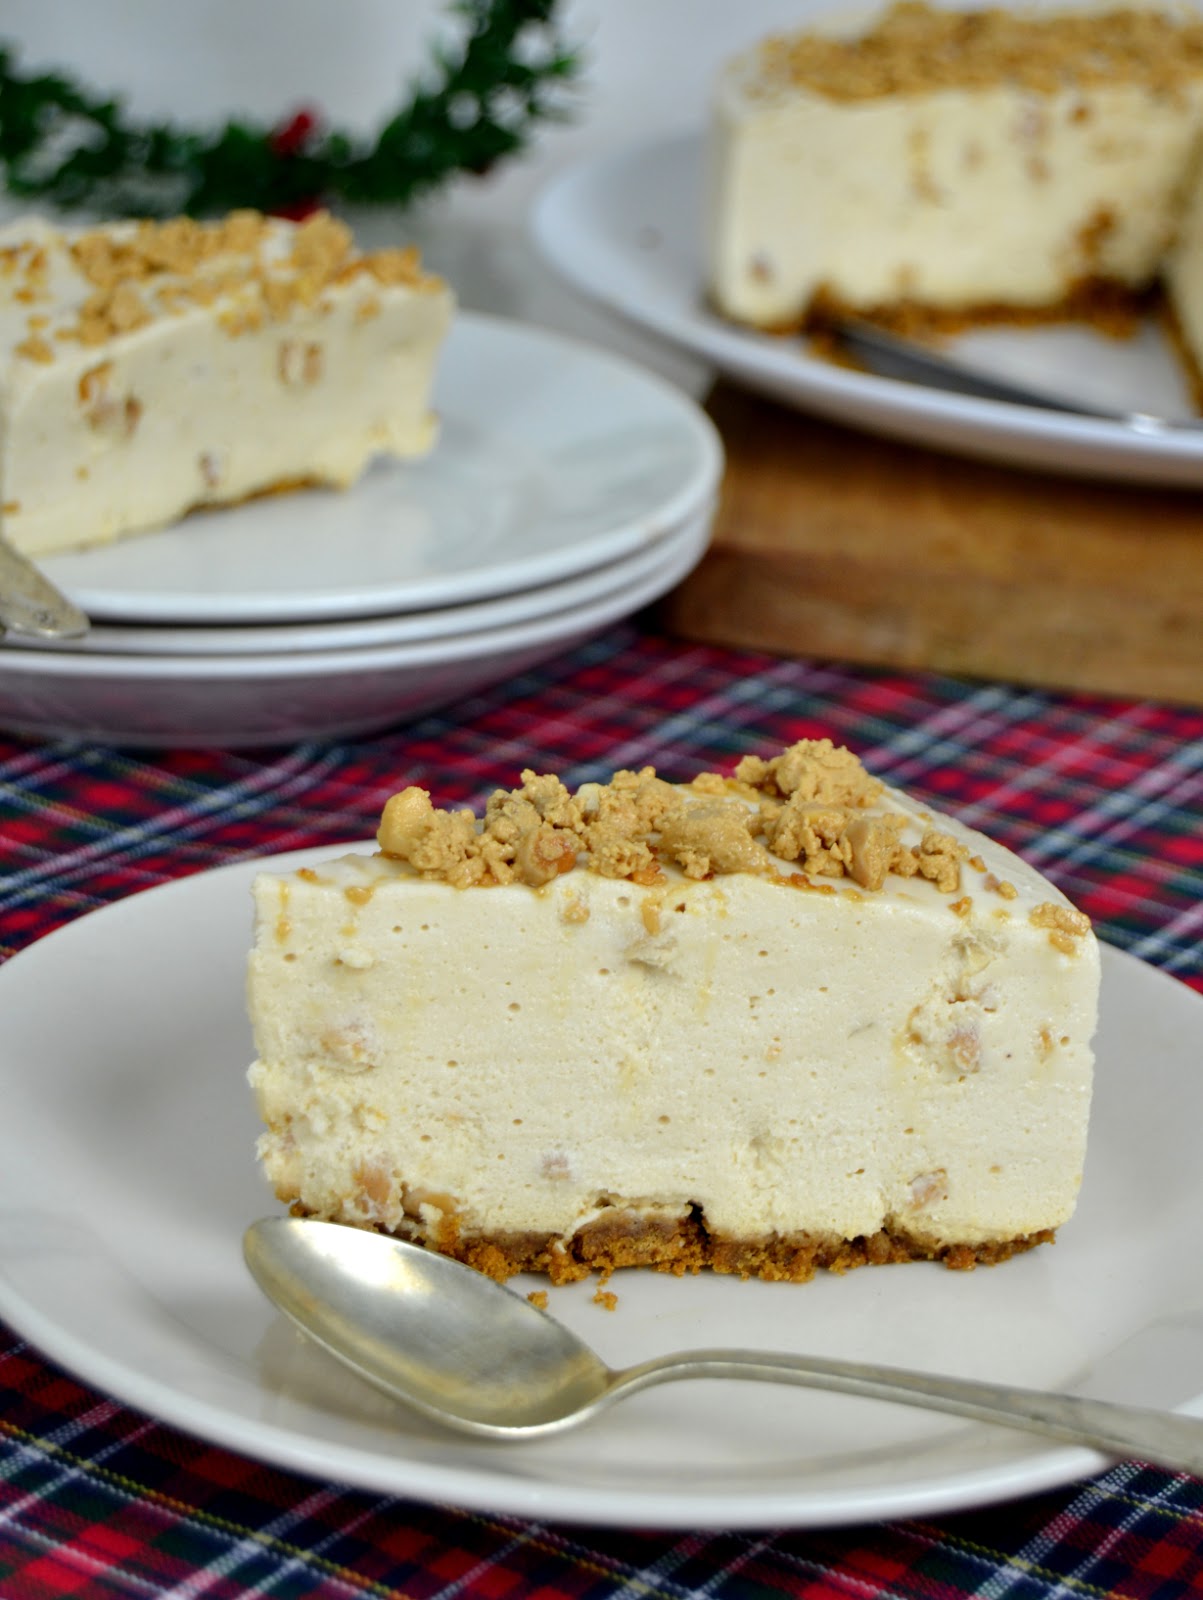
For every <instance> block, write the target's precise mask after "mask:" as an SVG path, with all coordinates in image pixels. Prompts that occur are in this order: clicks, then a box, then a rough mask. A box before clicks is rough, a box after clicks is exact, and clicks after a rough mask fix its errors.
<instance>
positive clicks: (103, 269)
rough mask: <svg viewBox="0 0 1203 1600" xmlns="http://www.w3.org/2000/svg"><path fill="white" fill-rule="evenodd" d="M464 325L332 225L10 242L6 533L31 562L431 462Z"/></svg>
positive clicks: (426, 283)
mask: <svg viewBox="0 0 1203 1600" xmlns="http://www.w3.org/2000/svg"><path fill="white" fill-rule="evenodd" d="M451 310H452V299H451V295H450V292H449V291H448V289H447V288H446V286H445V285H444V284H443V283H442V282H441V280H439V279H438V278H436V277H433V276H431V275H430V274H428V273H424V272H423V271H422V269H421V266H420V263H419V261H418V258H417V255H416V252H414V251H413V250H399V249H398V250H384V251H377V252H375V253H372V254H363V253H361V252H359V251H357V250H356V249H355V247H354V244H353V241H352V238H351V235H350V232H349V230H348V229H347V228H346V227H345V226H344V225H343V224H342V223H340V222H337V221H335V220H334V219H333V218H331V217H329V216H326V215H324V214H320V215H318V216H315V217H313V218H311V219H309V220H308V221H307V222H305V223H301V224H294V223H289V222H284V221H275V220H269V219H267V218H264V217H260V216H258V215H257V214H256V213H253V212H241V213H235V214H233V215H232V216H230V217H228V218H226V219H224V220H223V221H221V222H218V223H204V224H202V223H195V222H192V221H190V220H189V219H187V218H180V219H177V220H175V221H173V222H167V223H149V222H128V223H115V224H112V225H110V226H106V227H103V228H90V229H74V230H60V229H57V228H54V227H52V226H51V225H50V224H49V223H47V222H45V221H43V220H40V219H36V218H31V219H26V220H25V221H22V222H16V223H13V224H11V225H9V226H8V227H7V228H4V229H0V373H2V374H3V377H2V379H0V507H2V509H0V525H2V527H3V531H4V533H5V535H6V536H7V537H8V538H9V539H10V540H11V541H12V542H13V543H14V544H16V545H17V546H18V547H19V548H21V549H23V550H25V551H27V552H28V553H30V554H35V555H36V554H42V553H46V552H49V551H53V550H57V549H63V548H68V547H76V546H81V545H89V544H97V543H102V542H105V541H107V540H110V539H113V538H116V537H118V536H120V535H123V534H127V533H135V532H140V531H143V530H146V529H150V528H154V527H159V526H162V525H164V524H166V523H170V522H173V521H176V520H178V518H180V517H181V516H183V515H184V514H185V513H186V512H187V511H189V510H192V509H193V508H196V507H201V506H213V505H225V504H230V503H236V502H238V501H241V500H244V499H246V498H248V497H250V496H252V495H256V494H262V493H265V492H269V491H275V490H280V489H286V488H294V487H297V486H299V485H303V484H304V485H309V484H327V485H331V486H336V487H346V486H348V485H350V484H351V483H353V482H354V481H355V479H356V478H357V477H358V476H359V474H360V473H361V472H362V471H363V469H364V467H365V466H366V465H367V463H368V462H369V461H370V460H371V459H372V458H373V457H374V456H377V455H388V456H394V457H401V458H404V457H413V456H421V455H423V454H425V453H426V452H427V451H428V450H429V449H430V447H431V446H432V444H433V442H434V438H435V432H436V424H435V419H434V417H433V415H432V414H431V411H430V401H429V395H430V386H431V381H432V378H433V373H434V366H435V361H436V359H437V354H438V351H439V348H440V345H441V343H442V340H443V338H444V336H445V334H446V331H447V328H448V325H449V320H450V316H451Z"/></svg>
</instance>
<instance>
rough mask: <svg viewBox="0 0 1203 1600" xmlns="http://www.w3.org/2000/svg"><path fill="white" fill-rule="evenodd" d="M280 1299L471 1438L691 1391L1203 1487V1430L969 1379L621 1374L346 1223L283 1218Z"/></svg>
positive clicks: (768, 1361) (255, 1240)
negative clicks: (975, 1436)
mask: <svg viewBox="0 0 1203 1600" xmlns="http://www.w3.org/2000/svg"><path fill="white" fill-rule="evenodd" d="M243 1252H244V1254H245V1257H246V1262H247V1265H248V1266H249V1268H250V1270H251V1273H252V1275H253V1276H254V1278H255V1280H256V1282H257V1283H258V1284H259V1286H260V1288H261V1289H262V1290H263V1291H264V1293H265V1294H266V1295H267V1296H268V1298H269V1299H270V1300H272V1301H274V1303H275V1304H276V1305H277V1306H278V1307H279V1308H280V1310H281V1311H283V1312H284V1313H285V1314H286V1315H287V1316H288V1317H290V1318H291V1319H292V1321H293V1322H295V1323H296V1324H297V1326H298V1327H299V1328H301V1329H303V1330H304V1331H305V1333H307V1334H308V1335H309V1336H310V1337H311V1338H313V1339H315V1340H316V1341H317V1343H318V1344H319V1345H321V1346H322V1347H323V1348H324V1349H326V1350H328V1351H329V1352H330V1354H331V1355H334V1356H337V1357H338V1359H339V1360H340V1361H343V1362H345V1363H346V1365H347V1366H349V1367H351V1368H352V1369H353V1370H354V1371H355V1372H357V1373H359V1375H360V1377H363V1378H366V1379H367V1380H368V1381H369V1382H370V1383H373V1384H375V1385H376V1386H377V1387H378V1388H381V1389H384V1390H386V1391H387V1392H388V1393H389V1394H391V1395H393V1396H394V1397H395V1398H397V1399H399V1400H403V1401H404V1402H405V1403H406V1404H407V1405H410V1406H412V1407H413V1408H414V1409H415V1410H417V1411H420V1412H422V1413H423V1414H424V1415H425V1416H428V1417H433V1418H434V1419H435V1420H436V1421H438V1422H442V1423H445V1424H446V1425H447V1426H448V1427H450V1428H458V1429H459V1430H460V1431H461V1432H464V1433H471V1434H477V1435H484V1436H485V1437H488V1438H493V1439H531V1438H536V1437H538V1436H540V1435H544V1434H551V1433H561V1432H563V1431H564V1430H565V1429H567V1428H572V1427H575V1426H576V1425H577V1424H578V1423H581V1422H585V1421H587V1420H589V1419H590V1418H591V1417H595V1416H597V1414H598V1413H599V1412H600V1411H602V1410H604V1409H605V1407H606V1406H608V1405H611V1404H612V1403H613V1402H614V1401H615V1400H620V1399H622V1398H623V1396H624V1395H628V1394H634V1393H635V1392H636V1391H637V1390H639V1389H647V1388H650V1387H651V1386H652V1385H653V1384H656V1383H669V1382H673V1381H675V1380H677V1379H680V1378H756V1379H759V1380H761V1381H762V1382H770V1383H791V1384H801V1385H802V1386H803V1387H806V1388H812V1389H835V1390H839V1391H840V1392H841V1393H844V1394H855V1395H862V1396H865V1397H867V1398H869V1399H874V1400H896V1401H898V1402H900V1403H901V1404H902V1405H910V1406H920V1407H923V1408H924V1409H927V1410H934V1411H946V1412H949V1413H950V1414H951V1415H953V1416H957V1417H968V1418H970V1419H971V1420H973V1421H975V1422H996V1423H1000V1424H1001V1425H1002V1426H1003V1427H1007V1428H1019V1429H1022V1430H1025V1431H1027V1432H1031V1433H1039V1434H1045V1435H1047V1436H1048V1437H1050V1438H1053V1439H1061V1440H1064V1441H1066V1442H1068V1443H1070V1444H1078V1445H1087V1446H1089V1447H1090V1448H1091V1449H1094V1450H1101V1451H1102V1452H1103V1453H1104V1454H1105V1455H1110V1456H1123V1457H1134V1458H1136V1459H1137V1460H1140V1461H1148V1462H1153V1463H1155V1464H1156V1465H1158V1466H1162V1467H1168V1468H1170V1469H1171V1470H1174V1471H1182V1472H1189V1473H1192V1474H1194V1475H1196V1476H1200V1475H1203V1420H1197V1419H1196V1418H1194V1417H1184V1416H1178V1415H1175V1414H1174V1413H1172V1412H1167V1411H1150V1410H1144V1409H1141V1408H1138V1407H1133V1406H1120V1405H1114V1404H1112V1403H1110V1402H1109V1401H1105V1400H1087V1399H1082V1398H1080V1397H1079V1396H1077V1395H1064V1394H1044V1393H1041V1392H1039V1391H1037V1390H1030V1389H1013V1388H1008V1387H1007V1386H1005V1385H1004V1384H998V1383H976V1382H973V1381H971V1380H970V1379H967V1378H940V1377H930V1376H928V1375H926V1374H924V1373H918V1372H904V1371H901V1370H900V1369H897V1368H893V1367H879V1366H871V1365H868V1364H866V1363H862V1362H858V1361H830V1360H826V1359H822V1358H820V1357H817V1356H816V1357H811V1356H793V1355H779V1354H774V1353H772V1352H770V1351H757V1350H691V1351H688V1352H686V1353H684V1354H680V1355H670V1356H660V1357H658V1358H657V1359H656V1360H654V1361H645V1362H642V1363H641V1364H640V1365H639V1366H636V1367H627V1368H625V1369H624V1370H622V1371H618V1372H615V1371H613V1370H611V1368H609V1367H607V1366H606V1365H605V1364H604V1363H603V1362H602V1361H601V1360H600V1358H599V1357H598V1356H596V1355H594V1353H593V1351H592V1350H590V1349H589V1347H588V1346H587V1345H585V1344H584V1343H582V1341H581V1340H580V1339H578V1338H577V1337H576V1335H575V1334H574V1333H570V1332H569V1331H568V1329H567V1328H565V1327H563V1326H562V1325H561V1324H560V1323H558V1322H556V1321H555V1319H554V1318H552V1317H549V1316H548V1315H547V1313H546V1312H544V1311H540V1310H538V1309H537V1308H536V1307H535V1306H532V1305H531V1304H530V1302H529V1301H527V1300H524V1299H523V1298H522V1297H521V1296H520V1295H517V1294H514V1293H513V1291H512V1290H509V1289H506V1288H504V1287H503V1286H502V1285H501V1284H498V1283H494V1282H493V1280H492V1279H491V1278H486V1277H484V1276H483V1275H482V1274H481V1273H479V1272H476V1271H474V1270H473V1269H472V1268H471V1267H465V1266H462V1265H461V1264H460V1263H459V1262H458V1261H452V1260H450V1259H449V1258H448V1257H446V1256H440V1255H435V1254H433V1253H432V1252H431V1251H428V1250H424V1249H422V1248H421V1246H419V1245H413V1244H407V1243H404V1242H403V1241H401V1240H399V1239H392V1238H389V1237H388V1236H387V1235H385V1234H376V1233H368V1232H365V1231H364V1230H362V1229H359V1228H351V1227H346V1226H344V1225H343V1224H341V1223H332V1222H315V1221H311V1220H309V1219H306V1218H297V1217H268V1218H266V1219H264V1220H263V1221H261V1222H256V1223H252V1225H251V1226H250V1227H249V1228H248V1229H247V1232H246V1235H245V1238H244V1240H243Z"/></svg>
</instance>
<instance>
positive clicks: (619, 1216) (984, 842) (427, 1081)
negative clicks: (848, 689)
mask: <svg viewBox="0 0 1203 1600" xmlns="http://www.w3.org/2000/svg"><path fill="white" fill-rule="evenodd" d="M379 844H380V850H379V852H378V853H377V854H375V855H370V854H363V855H350V856H346V857H344V858H342V859H340V860H337V861H333V862H324V863H322V864H321V865H320V866H319V867H316V868H313V869H304V870H302V871H300V872H292V873H288V874H284V875H279V874H272V873H264V874H263V875H261V876H260V877H259V879H258V880H257V882H256V886H255V901H256V908H257V932H256V942H255V949H254V952H253V954H252V956H251V963H250V982H249V998H250V1011H251V1018H252V1022H253V1025H254V1033H255V1042H256V1048H257V1051H258V1059H257V1060H256V1062H255V1064H254V1065H253V1066H252V1068H251V1073H250V1077H251V1083H252V1085H253V1087H254V1091H255V1094H256V1097H257V1100H258V1104H259V1108H260V1111H261V1114H262V1117H263V1120H264V1123H265V1124H266V1131H265V1132H264V1134H263V1135H262V1137H261V1139H260V1142H259V1153H260V1157H261V1160H262V1163H263V1167H264V1170H265V1172H266V1175H267V1177H268V1180H269V1181H270V1182H271V1184H272V1185H273V1187H274V1189H275V1191H276V1194H277V1195H278V1196H279V1198H280V1199H281V1200H282V1201H283V1202H284V1203H286V1204H287V1205H289V1206H291V1207H293V1208H294V1210H296V1211H297V1212H298V1213H300V1214H307V1215H312V1216H318V1217H324V1218H330V1219H333V1220H336V1221H341V1222H345V1223H350V1224H354V1225H357V1226H361V1227H370V1228H377V1229H382V1230H386V1231H389V1232H394V1233H397V1234H399V1235H401V1236H403V1237H406V1238H411V1239H415V1240H418V1241H420V1242H422V1243H424V1244H426V1245H428V1246H430V1247H431V1248H434V1249H437V1250H441V1251H444V1252H446V1253H448V1254H450V1255H453V1256H456V1257H458V1258H459V1259H461V1260H464V1261H468V1262H470V1263H472V1264H473V1265H474V1266H477V1267H479V1268H481V1269H482V1270H484V1271H486V1272H488V1273H490V1274H492V1275H494V1276H496V1277H498V1278H505V1277H507V1276H509V1275H510V1274H512V1273H515V1272H518V1271H523V1270H529V1271H536V1272H543V1273H546V1274H548V1275H549V1277H550V1278H551V1279H552V1280H553V1281H557V1282H559V1281H565V1280H568V1279H572V1278H577V1277H581V1276H583V1275H585V1274H587V1273H589V1272H592V1271H598V1272H601V1273H603V1274H604V1273H608V1272H610V1271H612V1270H613V1269H615V1268H617V1267H620V1266H638V1265H646V1266H654V1267H657V1268H660V1269H662V1270H666V1271H671V1272H678V1273H680V1272H686V1271H695V1270H697V1269H699V1268H701V1267H711V1268H713V1269H715V1270H717V1271H720V1272H733V1273H738V1274H741V1275H744V1276H760V1277H764V1278H771V1279H772V1278H781V1279H793V1280H802V1279H806V1278H809V1277H811V1276H812V1275H813V1274H814V1272H815V1270H816V1269H817V1268H820V1267H829V1268H832V1269H834V1270H836V1271H842V1270H844V1269H846V1268H848V1267H852V1266H857V1265H860V1264H862V1263H867V1262H889V1261H904V1260H911V1259H916V1258H918V1259H935V1260H940V1261H943V1262H944V1263H946V1264H947V1265H949V1266H953V1267H971V1266H974V1265H975V1264H977V1263H979V1262H994V1261H998V1260H1002V1259H1004V1258H1005V1257H1007V1256H1009V1255H1012V1254H1014V1253H1015V1252H1016V1251H1018V1250H1024V1249H1027V1248H1028V1247H1030V1246H1031V1245H1034V1244H1038V1243H1040V1242H1042V1241H1045V1240H1048V1239H1050V1238H1051V1237H1052V1234H1053V1231H1054V1230H1055V1229H1056V1228H1057V1227H1059V1226H1060V1225H1061V1224H1062V1223H1063V1222H1065V1221H1066V1219H1067V1218H1068V1217H1069V1216H1070V1214H1071V1213H1072V1211H1073V1208H1074V1204H1075V1201H1076V1197H1077V1192H1078V1187H1079V1184H1080V1181H1081V1177H1082V1167H1083V1160H1084V1155H1085V1146H1086V1130H1087V1118H1088V1112H1089V1104H1090V1091H1091V1073H1092V1056H1091V1036H1092V1034H1093V1031H1094V1027H1095V1020H1096V1007H1097V992H1098V975H1099V967H1098V951H1097V947H1096V945H1095V941H1094V937H1093V934H1092V933H1091V931H1090V927H1089V923H1088V922H1087V920H1086V918H1084V917H1083V916H1082V915H1081V914H1080V913H1079V912H1077V911H1076V910H1075V909H1074V908H1073V907H1072V906H1071V905H1070V904H1069V902H1068V901H1067V900H1065V898H1064V896H1062V895H1061V894H1060V893H1059V891H1058V890H1057V889H1056V888H1055V887H1054V886H1053V885H1052V884H1051V883H1049V882H1048V881H1047V880H1045V879H1044V878H1042V877H1041V876H1040V874H1038V873H1037V872H1036V871H1035V870H1034V869H1033V868H1031V867H1029V866H1028V865H1027V864H1026V863H1025V862H1023V861H1022V860H1020V859H1018V858H1017V857H1015V856H1013V855H1012V854H1011V853H1010V852H1008V851H1006V850H1004V849H1003V848H1001V847H1000V846H998V845H996V844H994V843H992V842H991V841H990V840H988V839H986V838H984V837H983V836H981V835H980V834H976V833H972V832H970V831H969V830H968V829H966V828H964V827H962V826H960V825H959V824H958V823H957V822H955V821H954V820H952V819H950V818H946V817H940V816H938V815H936V814H935V813H933V812H932V811H931V810H930V808H927V807H925V806H923V805H920V804H918V803H917V802H915V801H913V800H911V799H909V798H908V797H907V796H906V795H904V794H902V793H901V792H899V791H896V790H891V789H888V788H886V787H885V786H884V785H883V784H882V783H880V782H879V781H878V780H877V779H875V778H873V777H871V776H870V775H869V774H868V773H867V772H866V771H865V769H864V768H863V766H862V765H861V764H860V762H859V761H857V760H856V759H855V757H853V756H852V755H851V754H850V753H849V752H847V751H845V750H841V749H838V748H836V747H834V746H833V745H832V744H831V743H830V742H829V741H827V740H815V741H802V742H800V743H798V744H796V745H794V746H792V747H791V748H790V749H789V750H786V751H783V752H781V753H780V754H778V755H776V756H774V757H772V758H771V759H768V760H765V759H761V758H759V757H747V758H745V759H744V760H743V761H742V762H740V763H739V764H738V766H736V768H735V770H734V772H733V773H731V774H729V775H723V774H719V773H713V772H711V773H703V774H700V775H699V776H697V777H696V778H694V779H693V780H692V781H691V782H689V783H668V782H665V781H664V780H663V779H661V778H660V777H659V776H657V774H656V773H655V772H654V771H653V770H652V769H651V768H645V769H643V770H642V771H638V772H618V773H616V774H615V775H614V776H613V778H612V779H611V780H610V781H609V782H608V783H586V784H582V785H581V786H580V787H579V788H577V789H576V790H575V791H570V790H569V789H568V788H567V787H565V785H564V784H563V783H562V782H561V781H560V780H559V779H558V778H556V777H554V776H551V775H547V774H535V773H533V772H524V773H523V774H522V775H521V781H520V783H519V785H518V787H516V788H515V789H513V790H508V791H498V792H497V793H496V794H494V795H493V796H492V797H491V799H490V800H489V802H488V804H487V806H486V808H485V811H484V815H483V816H482V817H480V818H477V817H475V816H473V815H472V814H471V813H470V812H467V811H462V810H461V811H455V810H442V809H439V808H438V807H436V806H435V805H434V804H433V803H432V801H431V799H430V796H429V795H428V794H427V793H426V792H425V791H424V790H422V789H420V788H416V787H412V788H408V789H404V790H402V791H401V792H400V793H399V794H397V795H395V796H394V798H393V799H392V800H390V801H389V803H388V805H387V806H386V807H385V810H384V815H383V817H382V819H381V824H380V832H379ZM1004 886H1005V889H1006V893H1004V892H1003V888H1004Z"/></svg>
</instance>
